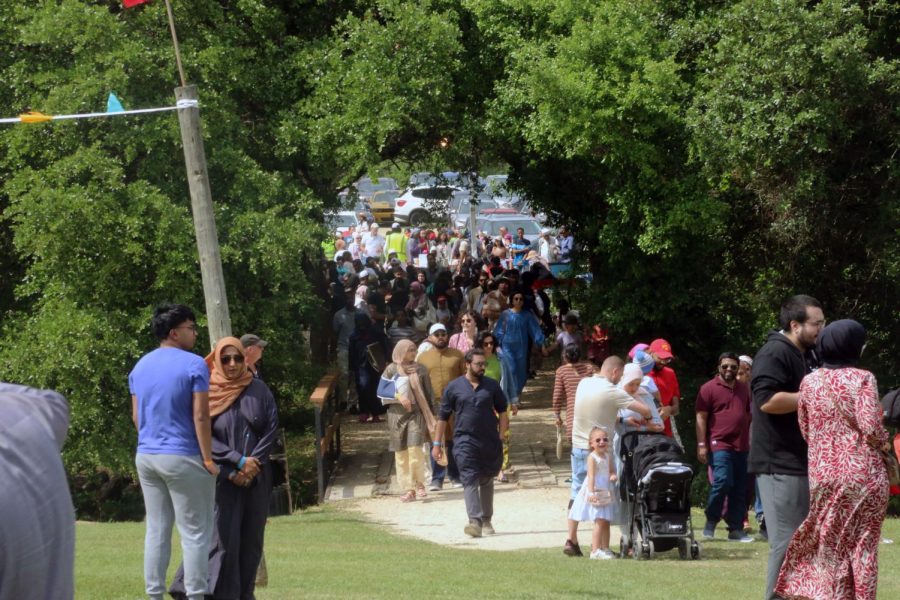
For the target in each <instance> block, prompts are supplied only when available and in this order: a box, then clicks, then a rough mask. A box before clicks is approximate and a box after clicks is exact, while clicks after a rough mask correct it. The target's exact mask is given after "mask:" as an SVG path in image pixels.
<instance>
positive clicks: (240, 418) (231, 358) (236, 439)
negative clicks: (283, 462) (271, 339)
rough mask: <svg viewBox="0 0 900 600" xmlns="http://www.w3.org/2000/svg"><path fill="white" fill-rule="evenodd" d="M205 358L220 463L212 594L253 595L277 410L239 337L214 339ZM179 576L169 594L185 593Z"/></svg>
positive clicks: (215, 449)
mask: <svg viewBox="0 0 900 600" xmlns="http://www.w3.org/2000/svg"><path fill="white" fill-rule="evenodd" d="M206 364H207V366H208V367H209V372H210V376H209V414H210V417H211V418H212V450H213V459H214V460H215V461H216V463H217V464H218V466H219V476H218V480H217V481H216V510H215V514H216V516H215V523H216V527H215V540H214V542H215V543H214V545H213V547H212V549H211V551H210V558H209V561H210V564H209V589H210V590H211V591H212V598H215V599H226V598H227V599H237V598H252V597H253V588H254V586H255V584H256V569H257V568H258V567H259V561H260V558H261V557H262V549H263V536H264V533H265V528H266V518H267V517H268V515H269V492H270V491H271V489H272V469H271V465H270V463H269V454H270V452H271V450H272V444H273V443H274V442H275V438H276V436H277V432H278V411H277V409H276V407H275V398H274V397H273V396H272V392H271V391H270V390H269V387H268V386H267V385H266V384H265V383H263V381H262V380H261V379H257V378H254V377H253V374H252V373H250V371H249V370H248V369H247V365H246V362H245V357H244V347H243V345H242V344H241V341H240V340H239V339H237V338H235V337H226V338H222V339H221V340H219V342H218V343H217V344H216V348H215V350H213V352H212V353H210V354H209V356H207V357H206ZM182 575H183V574H182V569H181V568H180V567H179V569H178V572H177V573H176V575H175V580H174V581H173V582H172V588H171V589H170V590H169V593H170V594H171V595H172V597H174V598H186V596H185V595H184V581H183V577H182ZM207 597H209V596H207Z"/></svg>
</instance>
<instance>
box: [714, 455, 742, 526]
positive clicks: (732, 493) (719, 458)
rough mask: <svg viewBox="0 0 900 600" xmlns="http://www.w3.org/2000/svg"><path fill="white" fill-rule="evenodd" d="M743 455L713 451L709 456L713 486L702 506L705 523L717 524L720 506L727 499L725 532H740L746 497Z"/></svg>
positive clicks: (720, 512) (720, 511) (720, 513)
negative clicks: (726, 527)
mask: <svg viewBox="0 0 900 600" xmlns="http://www.w3.org/2000/svg"><path fill="white" fill-rule="evenodd" d="M747 454H748V453H747V452H737V451H735V450H717V451H715V452H713V453H712V454H711V455H710V456H711V464H712V470H713V484H712V488H711V489H710V490H709V499H708V500H707V503H706V520H707V522H709V523H713V524H715V523H718V522H719V518H720V517H721V515H722V505H724V504H725V499H726V498H728V514H726V515H725V522H726V523H727V524H728V530H729V531H741V530H742V529H743V528H744V512H745V511H744V503H745V502H746V495H747Z"/></svg>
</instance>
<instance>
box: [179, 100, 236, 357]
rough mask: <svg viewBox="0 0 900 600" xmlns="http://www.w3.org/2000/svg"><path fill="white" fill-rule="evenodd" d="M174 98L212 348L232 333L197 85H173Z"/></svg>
mask: <svg viewBox="0 0 900 600" xmlns="http://www.w3.org/2000/svg"><path fill="white" fill-rule="evenodd" d="M175 98H176V99H177V100H178V107H179V108H178V123H179V125H180V126H181V141H182V144H183V145H184V164H185V167H186V168H187V179H188V186H189V188H190V191H191V210H192V212H193V214H194V230H195V232H196V235H197V250H198V252H199V254H200V275H201V277H202V279H203V297H204V299H205V300H206V318H207V321H208V322H209V342H210V347H215V345H216V342H217V341H218V340H220V339H222V338H223V337H227V336H229V335H231V316H230V315H229V314H228V297H227V296H226V294H225V276H224V274H223V273H222V256H221V254H220V253H219V237H218V235H217V233H216V219H215V215H214V214H213V204H212V191H211V190H210V187H209V173H207V170H206V152H205V151H204V149H203V137H202V135H201V133H200V108H199V105H198V103H197V86H195V85H186V86H183V87H179V88H175Z"/></svg>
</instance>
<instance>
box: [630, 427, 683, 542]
mask: <svg viewBox="0 0 900 600" xmlns="http://www.w3.org/2000/svg"><path fill="white" fill-rule="evenodd" d="M619 454H620V458H621V460H622V475H621V478H620V480H619V496H620V498H621V500H622V504H621V507H620V508H621V510H622V511H623V512H622V539H621V541H620V542H619V544H620V550H621V555H622V557H626V556H628V553H629V551H630V552H631V553H632V556H633V557H634V558H641V557H643V558H653V557H654V555H655V554H656V553H657V552H663V551H666V550H671V549H672V548H675V547H677V548H678V555H679V556H680V557H681V558H682V559H686V558H687V557H688V555H690V557H691V558H692V559H695V560H696V559H698V558H700V545H699V544H698V543H697V541H696V540H695V539H694V527H693V525H692V523H691V481H692V480H693V478H694V471H693V469H692V468H691V466H690V465H689V464H687V462H686V461H685V460H684V452H683V451H682V450H681V448H680V447H679V446H678V444H676V443H675V441H674V440H672V439H671V438H668V437H666V436H665V435H663V434H661V433H654V432H645V431H630V432H628V433H626V434H625V435H623V436H622V441H621V445H620V447H619Z"/></svg>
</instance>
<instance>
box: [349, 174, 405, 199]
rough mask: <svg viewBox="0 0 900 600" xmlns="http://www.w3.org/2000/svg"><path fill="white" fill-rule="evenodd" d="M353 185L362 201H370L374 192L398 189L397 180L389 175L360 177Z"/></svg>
mask: <svg viewBox="0 0 900 600" xmlns="http://www.w3.org/2000/svg"><path fill="white" fill-rule="evenodd" d="M353 187H355V188H356V193H357V195H358V196H359V199H360V200H362V201H364V202H365V201H371V199H372V196H374V195H375V192H386V191H392V190H397V189H398V188H397V180H396V179H393V178H391V177H378V178H376V179H373V178H371V177H361V178H360V179H359V180H357V182H356V183H354V184H353Z"/></svg>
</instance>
